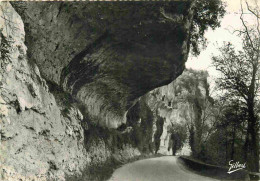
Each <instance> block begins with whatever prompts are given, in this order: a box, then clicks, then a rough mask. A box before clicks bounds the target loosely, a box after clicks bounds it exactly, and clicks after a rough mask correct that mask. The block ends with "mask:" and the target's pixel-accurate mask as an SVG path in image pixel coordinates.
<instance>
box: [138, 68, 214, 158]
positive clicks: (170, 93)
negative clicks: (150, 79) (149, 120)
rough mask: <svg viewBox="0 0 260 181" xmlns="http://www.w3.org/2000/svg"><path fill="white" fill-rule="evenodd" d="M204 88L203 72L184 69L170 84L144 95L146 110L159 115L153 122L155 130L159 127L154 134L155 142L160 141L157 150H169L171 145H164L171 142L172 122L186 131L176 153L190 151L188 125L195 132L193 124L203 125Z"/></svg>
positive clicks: (206, 89)
mask: <svg viewBox="0 0 260 181" xmlns="http://www.w3.org/2000/svg"><path fill="white" fill-rule="evenodd" d="M208 90H209V87H208V83H207V72H200V71H194V70H185V71H184V72H183V74H182V75H181V76H179V77H178V78H177V79H176V80H175V81H173V82H172V83H171V84H169V85H166V86H163V87H160V88H157V89H155V90H153V91H151V92H149V93H148V94H147V95H146V96H145V97H146V99H145V100H146V104H147V105H148V107H149V108H150V110H151V111H152V112H153V113H154V114H155V115H157V117H158V118H160V119H158V118H157V119H155V121H154V123H153V124H156V131H157V132H158V131H159V132H158V133H157V132H156V133H155V135H154V139H155V143H156V142H159V143H160V146H158V147H159V148H158V153H162V154H172V149H170V150H169V149H168V148H171V145H172V140H171V139H172V138H171V135H172V130H171V129H172V127H173V125H174V124H178V125H182V126H183V127H185V128H186V132H187V135H188V137H187V140H186V142H185V144H184V147H183V148H182V149H181V150H179V154H182V155H183V154H184V155H189V154H191V148H190V147H191V146H190V141H189V139H190V132H189V130H188V128H191V127H194V132H195V133H196V134H199V132H200V130H197V128H201V127H203V126H202V125H201V124H202V121H203V116H205V115H204V114H206V111H207V110H206V109H207V107H206V103H208V101H210V97H209V92H208ZM142 99H143V98H142ZM205 123H206V122H205ZM199 124H200V125H199ZM198 125H199V126H198ZM205 126H206V125H205ZM159 133H161V134H159ZM159 135H160V136H159Z"/></svg>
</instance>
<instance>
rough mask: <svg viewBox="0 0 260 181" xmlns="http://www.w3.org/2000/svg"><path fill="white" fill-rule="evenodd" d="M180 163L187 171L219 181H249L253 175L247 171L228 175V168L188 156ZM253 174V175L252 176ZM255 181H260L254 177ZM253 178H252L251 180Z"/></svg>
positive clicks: (183, 157)
mask: <svg viewBox="0 0 260 181" xmlns="http://www.w3.org/2000/svg"><path fill="white" fill-rule="evenodd" d="M179 161H180V162H182V163H183V164H184V166H185V167H187V169H189V170H191V171H195V172H196V173H197V174H200V175H203V176H207V177H212V178H215V179H219V180H237V181H240V180H241V181H242V180H243V181H245V180H246V181H248V180H250V178H251V177H252V176H251V175H252V174H251V173H248V172H247V171H246V170H238V171H236V172H233V173H231V174H228V173H227V172H228V169H229V168H228V167H220V166H216V165H210V164H206V163H203V162H200V161H197V160H194V159H192V158H189V157H187V156H180V157H179ZM250 174H251V175H250ZM254 178H255V180H258V179H257V178H256V177H254ZM252 179H253V177H252V178H251V180H252Z"/></svg>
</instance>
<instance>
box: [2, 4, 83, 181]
mask: <svg viewBox="0 0 260 181" xmlns="http://www.w3.org/2000/svg"><path fill="white" fill-rule="evenodd" d="M0 6H1V8H2V9H4V11H2V12H0V13H2V14H1V17H3V16H6V15H8V16H6V18H7V19H6V20H3V19H0V21H1V23H0V29H1V32H0V35H1V39H0V43H1V44H0V46H1V48H0V49H1V61H0V63H1V69H0V79H1V87H0V90H1V91H0V124H1V127H0V138H1V146H0V150H1V154H0V158H1V170H0V174H1V179H2V180H19V179H21V180H33V179H35V180H46V179H47V176H46V174H49V176H48V178H49V179H54V178H56V179H57V178H59V179H60V180H62V178H64V174H65V173H66V172H67V173H72V172H73V173H79V171H80V170H81V169H82V168H83V166H84V165H85V164H86V161H87V160H86V156H85V150H84V149H83V144H81V143H83V140H84V135H83V129H82V127H81V125H80V122H81V120H80V119H79V118H78V117H77V110H76V109H71V110H70V119H68V118H66V117H64V116H63V115H62V114H61V111H60V109H59V107H58V106H57V104H56V101H55V99H54V97H53V95H52V94H51V93H50V92H49V90H48V86H47V85H46V82H45V80H44V79H42V77H41V75H40V72H39V70H38V68H37V66H36V65H34V64H30V63H29V61H28V59H27V54H26V50H27V48H26V46H25V45H24V36H25V32H24V29H23V22H22V20H21V18H20V16H19V15H18V14H17V13H16V12H15V11H14V9H13V8H12V7H11V5H10V4H8V3H1V4H0ZM75 165H77V167H75Z"/></svg>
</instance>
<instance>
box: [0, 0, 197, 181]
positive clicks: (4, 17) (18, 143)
mask: <svg viewBox="0 0 260 181" xmlns="http://www.w3.org/2000/svg"><path fill="white" fill-rule="evenodd" d="M191 7H192V4H191V3H190V2H189V1H183V2H182V1H178V2H160V3H159V2H158V3H152V2H138V3H133V2H129V3H126V2H124V3H123V2H119V3H117V4H113V3H89V2H81V3H79V2H75V3H68V2H55V3H49V2H42V3H36V2H14V3H12V6H11V5H10V4H9V3H4V2H2V3H1V4H0V8H1V11H0V13H1V18H0V30H1V31H0V35H1V39H0V47H1V48H0V50H1V62H0V63H1V69H0V83H1V84H0V88H1V90H0V123H1V125H0V126H1V127H0V136H1V147H0V153H1V154H0V161H1V166H0V169H1V170H0V173H1V179H2V180H66V178H67V180H72V178H73V180H77V179H78V180H103V179H104V178H103V177H101V176H100V175H102V174H100V173H101V172H105V168H110V167H112V166H114V165H113V164H114V163H115V162H116V163H118V162H119V163H120V162H124V161H127V160H128V159H130V158H133V157H135V156H137V155H140V154H141V153H151V152H153V150H154V144H155V142H156V144H158V143H159V144H161V143H160V142H158V141H157V140H158V138H160V140H162V139H164V138H163V136H161V135H165V126H164V127H161V125H162V122H163V121H164V119H166V120H167V121H166V122H167V124H168V123H170V121H171V120H170V118H171V116H170V114H168V113H164V111H165V110H166V109H158V111H159V114H157V112H154V110H155V108H154V107H157V108H158V107H160V106H157V105H153V104H154V103H153V99H152V97H151V96H152V94H153V93H149V94H150V95H147V96H144V97H142V96H143V95H144V94H146V93H147V92H149V91H150V90H152V89H154V88H156V87H159V86H162V85H166V84H168V83H170V82H171V81H172V80H174V79H175V78H176V77H177V76H179V75H180V74H181V73H182V71H183V69H184V63H185V61H186V59H187V56H188V51H189V35H190V24H191V20H192V10H191ZM163 90H165V91H166V89H165V88H163V89H162V91H161V92H162V93H160V94H158V99H161V97H160V96H161V95H162V94H163ZM169 91H170V89H169ZM167 99H169V100H170V96H169V97H168V98H167ZM166 114H167V115H166ZM171 114H173V113H171ZM164 125H166V124H164ZM111 128H116V129H111ZM110 169H111V168H110ZM94 176H95V177H94Z"/></svg>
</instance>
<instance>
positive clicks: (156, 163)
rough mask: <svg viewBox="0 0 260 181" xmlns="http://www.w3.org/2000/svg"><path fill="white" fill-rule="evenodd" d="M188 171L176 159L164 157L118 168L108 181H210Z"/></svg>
mask: <svg viewBox="0 0 260 181" xmlns="http://www.w3.org/2000/svg"><path fill="white" fill-rule="evenodd" d="M211 180H214V179H212V178H209V177H204V176H200V175H197V174H195V173H193V172H191V171H188V170H187V169H185V168H184V166H183V165H182V164H181V163H180V162H179V161H178V157H174V156H164V157H158V158H150V159H145V160H139V161H136V162H133V163H129V164H126V165H124V166H123V167H121V168H118V169H117V170H115V172H114V173H113V175H112V177H111V178H110V180H109V181H211Z"/></svg>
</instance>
